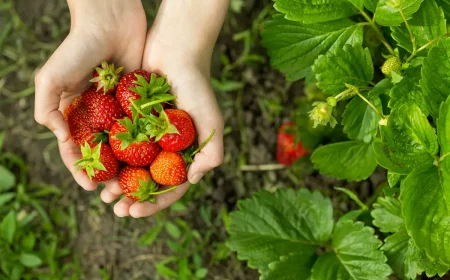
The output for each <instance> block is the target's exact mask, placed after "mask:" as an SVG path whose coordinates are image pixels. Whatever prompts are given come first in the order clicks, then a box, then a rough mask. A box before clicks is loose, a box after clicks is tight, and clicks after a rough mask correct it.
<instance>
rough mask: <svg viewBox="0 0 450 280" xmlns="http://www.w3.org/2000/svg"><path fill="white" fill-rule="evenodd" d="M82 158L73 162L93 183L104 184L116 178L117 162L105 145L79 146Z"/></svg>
mask: <svg viewBox="0 0 450 280" xmlns="http://www.w3.org/2000/svg"><path fill="white" fill-rule="evenodd" d="M81 153H82V155H83V157H82V158H81V159H80V160H78V161H76V162H75V165H78V170H83V172H85V173H86V174H87V175H88V177H89V179H90V180H91V181H94V182H105V181H108V180H111V179H112V178H114V177H116V175H117V173H118V172H119V162H118V161H117V159H116V158H115V157H114V154H113V151H112V150H111V148H110V147H109V146H108V145H106V144H102V143H100V144H88V143H86V144H85V145H84V146H81Z"/></svg>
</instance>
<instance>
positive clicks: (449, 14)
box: [436, 0, 450, 18]
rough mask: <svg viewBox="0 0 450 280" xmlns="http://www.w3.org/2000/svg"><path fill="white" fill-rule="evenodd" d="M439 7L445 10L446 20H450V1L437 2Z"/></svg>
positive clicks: (441, 0) (440, 0) (438, 0)
mask: <svg viewBox="0 0 450 280" xmlns="http://www.w3.org/2000/svg"><path fill="white" fill-rule="evenodd" d="M436 2H437V3H438V5H439V6H440V7H441V8H442V10H444V14H445V17H446V18H450V0H436Z"/></svg>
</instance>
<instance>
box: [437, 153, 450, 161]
mask: <svg viewBox="0 0 450 280" xmlns="http://www.w3.org/2000/svg"><path fill="white" fill-rule="evenodd" d="M448 155H450V152H448V153H446V154H445V155H442V156H441V157H440V158H439V162H442V161H443V160H444V159H445V158H446V157H447V156H448Z"/></svg>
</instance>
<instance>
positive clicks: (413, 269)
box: [381, 230, 420, 279]
mask: <svg viewBox="0 0 450 280" xmlns="http://www.w3.org/2000/svg"><path fill="white" fill-rule="evenodd" d="M411 241H412V240H411V238H410V237H409V235H408V234H407V233H406V230H402V231H399V232H397V233H394V234H392V235H390V236H388V237H387V238H386V239H385V240H384V244H383V246H382V247H381V250H382V251H383V252H384V254H385V255H386V257H387V258H388V264H389V265H390V266H391V268H392V270H394V272H395V273H396V274H397V275H399V276H403V277H407V278H408V279H415V278H416V276H417V274H418V273H419V269H418V266H417V263H416V262H415V261H414V260H413V258H411V256H410V255H411V253H410V250H411V249H410V246H414V245H413V244H410V243H411ZM419 274H420V273H419Z"/></svg>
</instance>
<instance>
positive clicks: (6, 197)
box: [0, 193, 16, 207]
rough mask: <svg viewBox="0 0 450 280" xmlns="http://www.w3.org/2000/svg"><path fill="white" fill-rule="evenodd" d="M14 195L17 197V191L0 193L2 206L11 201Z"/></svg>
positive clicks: (0, 204) (0, 205)
mask: <svg viewBox="0 0 450 280" xmlns="http://www.w3.org/2000/svg"><path fill="white" fill-rule="evenodd" d="M14 197H16V194H15V193H4V194H0V207H2V206H3V205H5V204H6V203H8V202H10V201H11V200H12V199H13V198H14Z"/></svg>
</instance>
